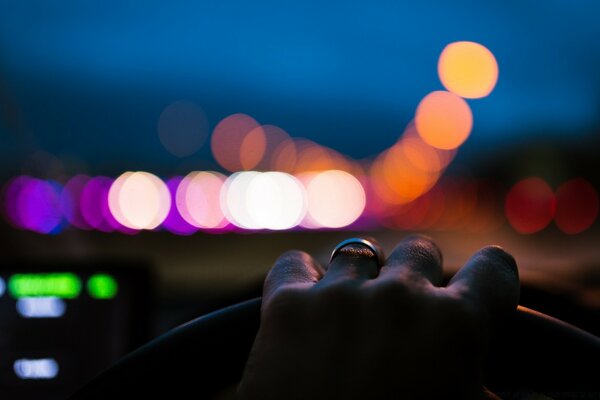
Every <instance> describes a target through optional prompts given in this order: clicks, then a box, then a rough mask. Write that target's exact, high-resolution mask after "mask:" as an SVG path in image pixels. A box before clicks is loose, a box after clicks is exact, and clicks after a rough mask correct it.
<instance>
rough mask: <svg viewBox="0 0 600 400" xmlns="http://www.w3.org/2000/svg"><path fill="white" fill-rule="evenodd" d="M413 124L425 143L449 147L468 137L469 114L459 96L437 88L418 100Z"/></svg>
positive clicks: (470, 122)
mask: <svg viewBox="0 0 600 400" xmlns="http://www.w3.org/2000/svg"><path fill="white" fill-rule="evenodd" d="M415 125H416V127H417V131H418V132H419V135H421V137H422V138H423V140H424V141H425V142H426V143H428V144H429V145H431V146H433V147H436V148H438V149H443V150H452V149H455V148H457V147H458V146H460V145H461V144H463V143H464V141H465V140H467V138H468V137H469V134H470V133H471V129H472V128H473V114H472V113H471V108H470V107H469V105H468V104H467V102H466V101H465V100H463V99H462V98H461V97H459V96H457V95H455V94H453V93H450V92H445V91H441V90H440V91H435V92H431V93H429V94H428V95H427V96H425V97H424V98H423V100H421V102H420V103H419V105H418V107H417V112H416V114H415Z"/></svg>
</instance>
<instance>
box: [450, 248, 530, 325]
mask: <svg viewBox="0 0 600 400" xmlns="http://www.w3.org/2000/svg"><path fill="white" fill-rule="evenodd" d="M448 288H449V289H450V290H455V291H458V292H459V293H461V294H462V295H464V296H465V297H466V298H467V299H468V300H469V301H471V302H472V303H474V304H475V305H476V306H481V307H483V308H484V309H485V310H487V311H488V312H489V313H490V314H491V315H492V316H493V315H499V314H506V313H508V312H510V311H514V310H515V309H516V308H517V305H518V303H519V294H520V286H519V270H518V268H517V263H516V261H515V259H514V258H513V256H511V255H510V254H509V253H507V252H506V251H505V250H504V249H502V248H501V247H499V246H487V247H484V248H483V249H481V250H479V251H478V252H477V253H475V254H474V255H473V256H472V257H471V259H470V260H469V261H468V262H467V263H466V264H465V266H464V267H462V268H461V269H460V270H459V271H458V272H457V273H456V275H454V277H453V278H452V279H451V280H450V282H449V283H448Z"/></svg>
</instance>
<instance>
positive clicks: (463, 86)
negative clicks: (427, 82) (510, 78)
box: [438, 42, 498, 99]
mask: <svg viewBox="0 0 600 400" xmlns="http://www.w3.org/2000/svg"><path fill="white" fill-rule="evenodd" d="M438 75H439V77H440V80H441V81H442V84H443V85H444V87H445V88H446V89H448V90H449V91H450V92H452V93H455V94H457V95H458V96H461V97H465V98H469V99H477V98H481V97H485V96H487V95H489V94H490V93H491V91H492V90H493V89H494V87H495V86H496V82H497V81H498V63H497V62H496V58H495V57H494V54H492V52H491V51H490V50H488V49H487V48H486V47H485V46H482V45H481V44H479V43H475V42H454V43H450V44H449V45H447V46H446V47H445V48H444V50H443V51H442V54H441V55H440V59H439V61H438Z"/></svg>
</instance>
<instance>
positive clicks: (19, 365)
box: [13, 358, 59, 379]
mask: <svg viewBox="0 0 600 400" xmlns="http://www.w3.org/2000/svg"><path fill="white" fill-rule="evenodd" d="M13 370H14V372H15V375H17V377H19V378H20V379H54V378H56V376H57V375H58V372H59V367H58V363H57V362H56V360H55V359H53V358H36V359H29V358H20V359H18V360H15V362H14V363H13Z"/></svg>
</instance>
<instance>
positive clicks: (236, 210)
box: [221, 171, 261, 229]
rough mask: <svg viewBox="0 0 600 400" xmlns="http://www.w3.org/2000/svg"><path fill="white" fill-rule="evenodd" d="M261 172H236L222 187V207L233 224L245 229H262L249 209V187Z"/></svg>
mask: <svg viewBox="0 0 600 400" xmlns="http://www.w3.org/2000/svg"><path fill="white" fill-rule="evenodd" d="M259 174H260V172H257V171H244V172H236V173H235V174H232V175H231V176H229V178H227V180H226V181H225V184H224V185H223V188H222V189H221V209H222V210H223V213H224V214H225V217H226V218H227V220H228V221H229V222H231V223H232V224H233V225H235V226H237V227H239V228H243V229H260V228H261V226H260V225H259V224H257V223H256V221H254V219H253V218H252V216H251V215H250V210H249V209H248V202H247V196H248V187H249V186H250V183H251V182H252V180H253V179H254V178H255V177H256V176H258V175H259Z"/></svg>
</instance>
